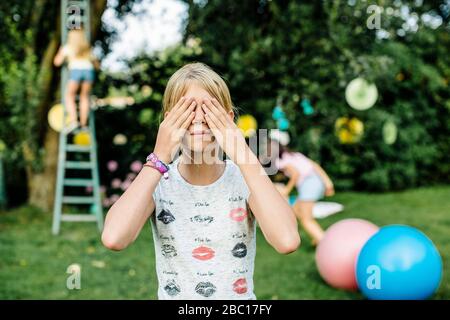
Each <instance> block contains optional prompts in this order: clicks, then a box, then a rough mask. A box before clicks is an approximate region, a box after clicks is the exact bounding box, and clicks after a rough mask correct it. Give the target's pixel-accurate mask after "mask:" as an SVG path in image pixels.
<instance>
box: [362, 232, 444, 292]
mask: <svg viewBox="0 0 450 320" xmlns="http://www.w3.org/2000/svg"><path fill="white" fill-rule="evenodd" d="M355 272H356V280H357V283H358V287H359V289H360V290H361V291H362V293H363V294H364V295H365V296H366V297H368V298H369V299H377V300H399V299H401V300H419V299H426V298H428V297H430V296H431V295H432V294H433V293H434V292H435V291H436V290H437V288H438V287H439V284H440V281H441V278H442V258H441V256H440V255H439V252H438V250H437V249H436V247H435V246H434V244H433V242H432V241H431V240H430V239H429V238H428V237H427V236H426V235H425V234H423V233H422V232H420V231H419V230H417V229H415V228H412V227H409V226H404V225H391V226H386V227H382V228H381V229H380V230H379V231H378V232H377V233H376V234H374V235H373V236H372V237H371V238H370V239H369V240H368V241H367V242H366V243H365V245H364V247H363V248H362V249H361V251H360V253H359V256H358V259H357V262H356V271H355Z"/></svg>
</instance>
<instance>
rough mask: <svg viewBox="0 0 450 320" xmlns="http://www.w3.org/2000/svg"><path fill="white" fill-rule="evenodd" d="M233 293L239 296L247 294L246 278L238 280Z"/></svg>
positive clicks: (234, 284)
mask: <svg viewBox="0 0 450 320" xmlns="http://www.w3.org/2000/svg"><path fill="white" fill-rule="evenodd" d="M233 291H234V292H236V293H237V294H244V293H246V292H247V280H245V278H240V279H237V280H236V281H235V282H234V283H233Z"/></svg>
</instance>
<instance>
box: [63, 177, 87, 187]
mask: <svg viewBox="0 0 450 320" xmlns="http://www.w3.org/2000/svg"><path fill="white" fill-rule="evenodd" d="M64 185H65V186H72V187H88V186H89V187H92V186H93V185H94V181H92V179H79V178H66V179H64Z"/></svg>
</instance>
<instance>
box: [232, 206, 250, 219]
mask: <svg viewBox="0 0 450 320" xmlns="http://www.w3.org/2000/svg"><path fill="white" fill-rule="evenodd" d="M229 216H230V218H231V219H233V220H234V221H237V222H240V221H243V220H244V219H245V218H246V217H247V210H245V209H244V208H236V209H233V210H231V211H230V214H229Z"/></svg>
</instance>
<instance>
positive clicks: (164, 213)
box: [157, 209, 175, 224]
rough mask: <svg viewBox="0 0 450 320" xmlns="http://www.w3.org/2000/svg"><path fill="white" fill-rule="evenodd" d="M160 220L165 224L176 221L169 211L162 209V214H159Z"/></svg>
mask: <svg viewBox="0 0 450 320" xmlns="http://www.w3.org/2000/svg"><path fill="white" fill-rule="evenodd" d="M157 218H158V220H159V221H161V222H162V223H164V224H169V223H171V222H173V221H175V217H174V216H173V214H172V213H171V212H170V211H169V210H165V209H162V210H161V212H160V213H159V214H158V217H157Z"/></svg>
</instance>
